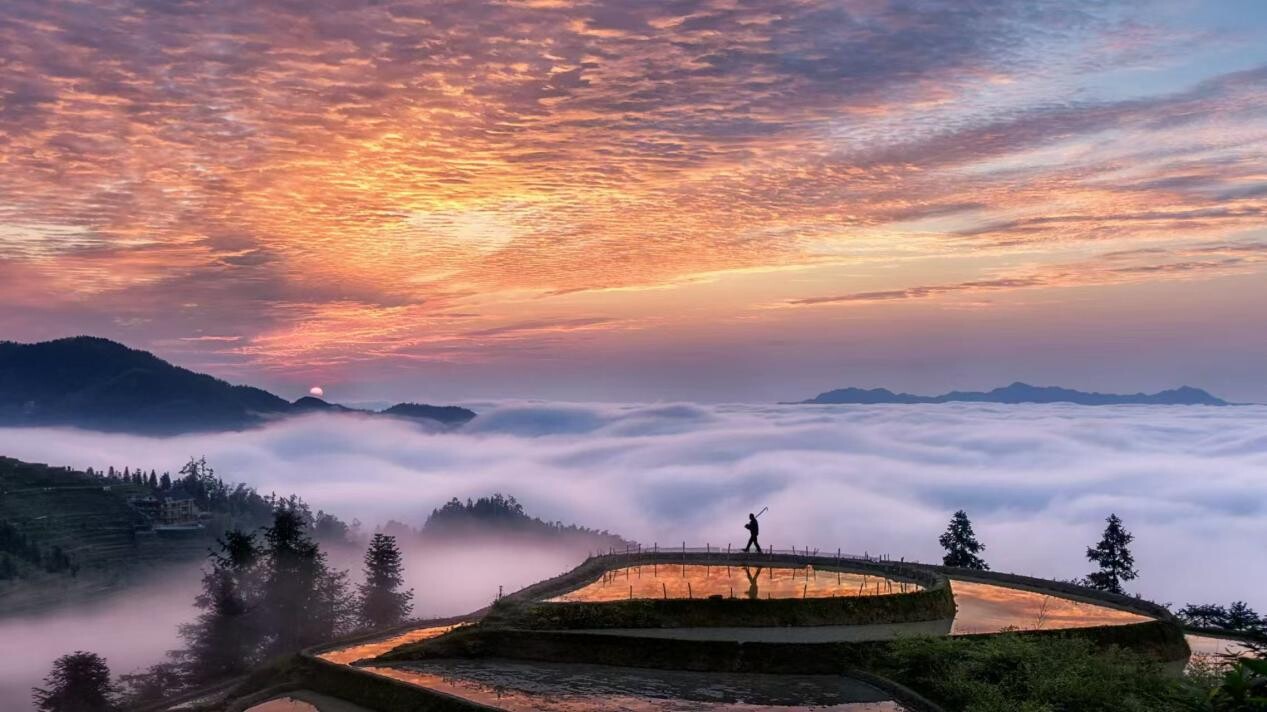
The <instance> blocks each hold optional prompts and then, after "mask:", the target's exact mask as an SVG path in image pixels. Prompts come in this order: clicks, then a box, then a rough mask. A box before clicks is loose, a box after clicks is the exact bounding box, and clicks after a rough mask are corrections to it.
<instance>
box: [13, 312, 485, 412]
mask: <svg viewBox="0 0 1267 712" xmlns="http://www.w3.org/2000/svg"><path fill="white" fill-rule="evenodd" d="M313 412H334V413H363V414H370V415H377V414H376V413H374V412H373V411H363V410H356V409H353V408H347V407H345V406H341V405H338V404H335V403H327V402H326V401H323V400H321V399H320V398H312V397H304V398H300V399H299V400H297V401H295V402H294V403H289V402H287V401H286V400H284V399H282V398H279V397H277V396H275V395H273V394H272V393H269V392H268V391H265V390H262V389H259V388H252V387H250V386H235V385H231V384H229V383H226V382H225V381H222V380H220V379H218V378H214V377H212V376H208V375H206V374H202V373H195V372H194V371H190V370H188V369H184V368H181V367H179V366H173V365H172V364H170V363H168V362H166V361H164V360H162V359H160V358H158V357H157V356H155V355H153V354H151V353H148V352H146V351H139V350H136V349H131V348H128V347H126V346H124V345H123V344H120V343H117V342H114V341H110V340H109V339H100V338H95V337H89V336H76V337H73V338H68V339H57V340H55V341H45V342H41V343H35V344H20V343H16V342H11V341H3V342H0V426H6V425H7V426H14V425H70V426H75V427H80V428H88V429H91V430H105V431H113V432H133V433H153V434H174V433H183V432H196V431H216V430H241V429H244V428H251V427H255V426H258V425H261V424H263V423H265V422H268V421H271V420H276V419H278V418H284V417H287V416H291V415H299V414H304V413H313ZM384 412H385V413H386V414H388V415H391V416H394V417H406V418H412V419H415V420H423V421H431V422H436V423H440V424H443V425H449V426H452V425H460V424H462V423H465V422H466V421H468V420H470V419H471V418H474V417H475V413H474V412H473V411H470V410H467V409H466V408H458V407H456V406H426V405H417V404H413V403H401V404H399V405H396V406H392V407H391V408H389V409H387V411H384Z"/></svg>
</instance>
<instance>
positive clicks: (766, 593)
mask: <svg viewBox="0 0 1267 712" xmlns="http://www.w3.org/2000/svg"><path fill="white" fill-rule="evenodd" d="M920 588H921V587H920V586H919V585H917V584H914V583H909V582H906V581H896V580H893V579H888V578H884V577H883V576H868V575H864V574H856V573H848V572H840V571H826V570H822V571H820V570H817V569H815V568H814V567H813V566H800V567H786V566H710V565H705V564H644V565H640V566H628V567H625V568H620V569H613V570H611V571H608V572H607V573H605V574H603V576H602V578H600V579H598V580H597V581H594V582H592V583H589V584H587V585H585V586H582V587H580V588H578V589H576V590H574V591H569V592H567V593H565V594H563V595H560V596H555V597H554V598H551V599H548V600H550V601H551V602H562V603H572V602H585V603H601V602H603V601H621V600H627V599H630V598H708V597H710V596H722V597H725V598H749V599H758V598H831V597H837V596H875V595H880V594H889V593H907V592H912V591H918V590H920Z"/></svg>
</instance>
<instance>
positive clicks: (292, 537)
mask: <svg viewBox="0 0 1267 712" xmlns="http://www.w3.org/2000/svg"><path fill="white" fill-rule="evenodd" d="M308 529H309V523H308V520H307V519H306V518H305V517H304V516H303V514H302V513H301V511H299V510H297V509H295V508H294V507H293V506H290V504H289V503H285V504H282V505H281V506H279V507H278V509H277V511H276V512H275V514H274V515H273V526H271V527H268V528H266V529H265V530H264V541H265V543H266V552H267V557H268V563H267V572H266V574H265V580H264V588H263V594H262V601H261V603H262V606H263V608H264V611H263V616H262V618H263V619H264V620H265V621H267V622H268V625H269V628H270V629H271V630H270V631H269V632H270V636H269V638H270V641H269V642H270V643H271V645H270V646H269V647H270V648H271V650H270V652H272V653H292V652H294V651H296V650H299V649H300V648H303V647H305V646H308V645H312V644H314V643H318V642H321V641H323V640H329V639H330V638H333V637H334V636H335V635H337V634H338V633H339V632H341V631H342V630H343V629H344V628H346V627H347V623H348V619H349V617H350V614H351V612H352V611H351V610H350V601H349V597H348V595H347V590H346V589H347V574H346V573H345V572H342V571H332V570H331V569H330V567H329V566H328V565H327V564H326V556H325V554H324V553H323V552H322V551H321V547H319V546H317V544H316V543H315V542H314V541H312V539H311V538H310V537H309V536H308Z"/></svg>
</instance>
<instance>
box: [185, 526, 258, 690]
mask: <svg viewBox="0 0 1267 712" xmlns="http://www.w3.org/2000/svg"><path fill="white" fill-rule="evenodd" d="M219 544H220V550H219V551H218V552H212V554H211V561H212V563H211V570H210V571H208V572H207V573H206V574H204V575H203V578H202V593H200V594H199V595H198V597H197V599H195V602H194V603H195V605H196V606H197V607H198V608H200V609H201V610H202V612H201V613H199V614H198V618H197V619H196V620H195V621H194V622H193V623H189V624H187V625H183V626H181V629H180V635H181V637H182V638H184V640H185V643H186V645H188V648H187V649H186V650H185V651H183V652H182V653H181V656H180V657H181V658H182V662H183V665H182V666H181V667H182V671H183V672H184V673H185V675H186V678H187V679H188V680H189V681H192V682H204V681H210V680H216V679H219V678H222V677H228V676H231V675H237V674H241V673H243V672H246V671H247V670H249V669H250V666H251V664H252V662H253V661H254V659H255V655H254V653H255V650H256V649H257V648H258V646H259V643H260V640H259V639H260V635H259V626H258V625H257V621H256V620H255V617H254V616H253V615H252V614H253V612H254V604H255V602H256V601H255V599H257V598H258V593H257V592H258V577H259V560H260V551H259V548H258V546H257V545H256V543H255V537H254V536H253V535H251V534H247V533H245V532H241V531H238V530H236V529H235V530H232V531H229V532H227V533H226V534H225V537H224V539H221V540H220V541H219Z"/></svg>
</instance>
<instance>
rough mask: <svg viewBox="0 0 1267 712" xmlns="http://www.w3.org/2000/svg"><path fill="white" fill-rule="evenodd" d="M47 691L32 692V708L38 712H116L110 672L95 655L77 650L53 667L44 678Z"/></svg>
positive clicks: (36, 690)
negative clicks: (33, 704)
mask: <svg viewBox="0 0 1267 712" xmlns="http://www.w3.org/2000/svg"><path fill="white" fill-rule="evenodd" d="M44 684H45V686H46V687H43V688H40V687H35V688H32V690H31V691H32V693H33V694H32V699H33V701H34V702H35V708H36V709H38V710H40V712H115V710H118V709H119V706H118V703H117V702H116V698H117V694H118V693H117V691H116V690H115V687H114V683H112V682H111V681H110V668H109V667H107V666H106V661H105V659H104V658H102V657H101V656H100V655H97V654H96V653H87V652H84V651H82V650H77V651H75V652H74V653H71V654H70V655H63V656H62V657H60V658H58V659H57V660H56V661H55V662H54V663H53V670H52V672H50V673H49V674H48V677H46V678H44Z"/></svg>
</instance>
